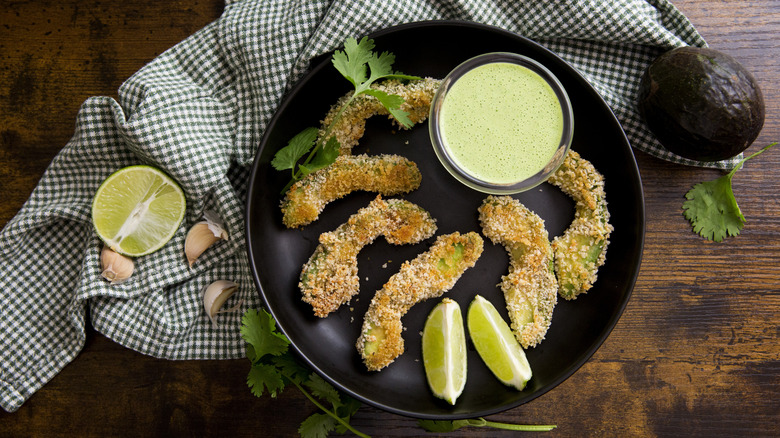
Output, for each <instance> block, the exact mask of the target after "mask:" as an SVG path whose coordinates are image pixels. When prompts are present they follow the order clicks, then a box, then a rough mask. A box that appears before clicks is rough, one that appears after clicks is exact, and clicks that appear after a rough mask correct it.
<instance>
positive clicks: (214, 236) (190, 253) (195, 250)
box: [184, 211, 228, 268]
mask: <svg viewBox="0 0 780 438" xmlns="http://www.w3.org/2000/svg"><path fill="white" fill-rule="evenodd" d="M203 215H204V217H205V219H206V220H204V221H200V222H198V223H196V224H195V225H193V226H192V228H190V231H189V232H187V238H186V239H185V240H184V254H185V255H186V256H187V262H188V263H189V264H190V268H191V267H192V265H193V264H194V263H195V260H197V259H198V257H200V255H201V254H203V253H204V252H205V251H206V250H207V249H208V248H209V247H210V246H211V245H213V244H214V243H216V242H217V241H218V240H227V239H228V234H227V231H225V228H224V227H223V225H222V221H220V220H219V217H218V216H217V215H216V214H215V213H213V212H211V211H206V212H204V214H203Z"/></svg>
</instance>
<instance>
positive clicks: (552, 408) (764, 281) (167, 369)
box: [0, 0, 780, 436]
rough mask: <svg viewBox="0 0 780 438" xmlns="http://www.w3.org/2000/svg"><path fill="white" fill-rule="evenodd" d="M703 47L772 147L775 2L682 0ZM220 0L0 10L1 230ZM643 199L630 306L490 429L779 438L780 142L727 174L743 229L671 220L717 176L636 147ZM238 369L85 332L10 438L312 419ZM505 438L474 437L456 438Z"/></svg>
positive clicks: (260, 425) (8, 422)
mask: <svg viewBox="0 0 780 438" xmlns="http://www.w3.org/2000/svg"><path fill="white" fill-rule="evenodd" d="M675 4H676V5H677V6H678V7H679V8H680V9H681V10H682V11H683V12H684V13H685V14H686V15H688V16H689V17H690V18H691V20H692V21H693V22H694V24H695V25H696V26H697V28H698V29H699V31H700V32H701V33H702V35H703V36H704V37H705V39H707V41H708V42H709V43H710V45H711V46H712V47H713V48H716V49H719V50H723V51H725V52H727V53H730V54H731V55H733V56H734V57H736V58H737V59H738V60H739V61H740V62H742V63H743V64H745V66H747V67H748V68H749V69H750V70H751V71H752V72H753V73H754V75H755V76H756V77H757V79H758V80H759V82H760V84H761V85H762V89H763V92H764V95H765V99H766V106H767V120H766V123H765V127H764V130H763V132H762V134H761V136H760V137H759V138H758V140H757V141H756V143H755V144H754V145H753V146H752V147H751V148H750V150H749V151H751V152H752V151H754V150H757V149H758V148H759V147H761V146H763V145H766V144H768V143H770V142H771V141H775V140H780V116H779V115H778V114H780V95H779V93H780V91H779V90H778V88H777V87H776V84H777V83H779V82H780V59H778V58H779V57H778V54H780V41H778V39H777V35H780V3H778V2H776V1H771V0H760V1H748V0H740V1H716V0H706V1H702V0H684V1H677V2H675ZM222 7H223V3H222V2H221V1H217V0H202V1H196V2H153V1H145V2H122V1H118V0H109V1H95V0H89V1H76V0H61V1H58V2H54V1H27V2H13V3H11V2H6V3H4V4H3V6H2V7H0V30H1V31H0V59H2V60H3V65H4V68H3V69H0V191H2V201H1V202H0V224H5V223H6V222H7V221H8V220H10V219H11V217H13V215H14V214H15V213H16V212H17V211H18V209H19V208H20V207H21V206H22V204H23V203H24V201H25V200H26V199H27V197H28V196H29V194H30V193H31V192H32V190H33V188H34V187H35V185H36V183H37V181H38V179H39V178H40V176H41V175H42V173H43V171H44V170H45V168H46V166H47V165H48V164H49V162H50V161H51V159H52V158H53V157H54V155H55V154H56V153H57V151H59V149H60V148H61V147H62V146H63V145H64V144H65V143H66V142H67V141H68V139H69V138H70V136H71V135H72V133H73V125H74V120H75V115H76V112H77V111H78V108H79V106H80V105H81V103H82V102H83V101H84V99H86V98H87V97H89V96H93V95H109V96H113V95H115V94H116V89H117V87H118V86H119V85H120V84H121V82H122V81H124V80H125V79H126V78H127V77H129V76H130V75H131V74H132V73H134V72H135V71H136V70H138V69H139V68H140V67H142V66H143V65H144V64H145V63H147V62H148V61H150V60H151V59H153V58H154V57H155V56H157V55H158V54H159V53H161V52H162V51H164V50H165V49H167V48H168V47H171V46H172V45H174V44H176V43H177V42H179V41H181V40H182V39H183V38H185V37H187V36H188V35H190V34H192V33H193V32H195V31H196V30H197V29H199V28H201V27H203V26H205V25H206V24H207V23H209V22H211V21H212V20H214V19H216V18H217V17H219V15H220V13H221V10H222ZM637 159H638V162H639V166H640V171H641V175H642V178H643V186H644V190H645V198H646V205H647V235H646V242H645V253H644V259H643V263H642V269H641V272H640V276H639V279H638V282H637V284H636V288H635V290H634V294H633V296H632V299H631V302H630V303H629V305H628V307H627V309H626V312H625V313H624V315H623V317H622V318H621V320H620V322H619V323H618V325H617V327H616V328H615V330H614V331H613V333H612V334H611V335H610V337H609V338H608V339H607V341H606V343H605V344H604V345H603V347H602V348H601V349H600V350H599V351H598V352H597V353H596V354H595V356H594V357H593V358H592V359H591V360H590V361H589V362H588V363H586V364H585V366H583V367H582V368H581V369H580V370H579V371H577V372H576V373H575V374H574V375H573V376H572V377H571V378H569V379H568V380H567V381H565V382H564V383H562V384H561V385H560V386H559V387H557V388H556V389H554V390H553V391H551V392H549V393H548V394H545V395H544V396H542V397H540V398H538V399H537V400H534V401H533V402H531V403H528V404H526V405H523V406H521V407H518V408H516V409H512V410H510V411H507V412H504V413H502V414H500V415H496V416H494V417H493V418H494V419H496V420H498V421H508V422H527V423H537V424H538V423H554V424H557V425H558V430H557V431H556V432H557V433H562V434H564V435H577V436H579V435H585V436H588V435H607V436H648V435H650V436H679V435H685V436H745V435H760V436H771V435H775V436H776V435H777V434H778V429H777V424H776V421H777V418H780V403H778V402H777V401H776V394H778V393H780V380H778V378H777V376H778V374H780V346H779V345H780V343H779V342H778V338H779V337H780V328H778V327H779V326H780V269H778V263H779V262H780V215H778V210H780V208H779V207H780V201H778V198H777V193H780V179H778V178H777V169H778V168H780V148H778V149H777V150H771V151H769V152H767V153H766V154H764V155H762V156H761V157H760V158H759V159H756V160H754V161H751V162H749V163H748V164H747V165H746V167H745V168H744V169H743V170H741V171H739V172H738V173H737V176H736V177H735V179H734V192H735V194H736V196H737V199H738V201H739V204H740V207H741V208H742V211H743V213H744V214H745V216H746V217H747V219H748V223H747V225H746V227H745V229H744V230H743V232H742V234H741V235H740V236H739V237H737V238H731V239H727V240H726V241H725V242H723V243H717V244H716V243H711V242H705V241H703V240H702V239H701V238H699V237H698V236H696V235H695V234H693V233H692V232H691V230H690V225H689V224H688V223H687V222H686V220H685V219H684V218H683V216H682V214H681V206H682V202H683V200H684V199H683V196H684V194H685V192H686V191H687V190H688V189H689V188H690V187H691V186H692V185H693V184H695V183H697V182H700V181H704V180H708V179H712V178H715V177H717V176H719V175H720V174H721V172H719V171H715V170H707V169H694V168H689V167H684V166H679V165H673V164H670V163H667V162H663V161H660V160H657V159H655V158H652V157H649V156H646V155H644V154H641V153H640V154H638V157H637ZM247 371H248V362H247V361H246V360H231V361H166V360H160V359H155V358H151V357H147V356H144V355H141V354H138V353H135V352H133V351H130V350H127V349H125V348H123V347H121V346H118V345H117V344H115V343H113V342H112V341H109V340H107V339H106V338H105V337H103V336H101V335H100V334H97V333H94V332H93V331H90V332H89V333H88V340H87V345H86V347H85V349H84V350H83V352H82V353H81V354H80V355H79V356H78V358H77V359H76V360H75V361H73V362H72V363H71V364H70V365H68V366H67V367H66V368H65V369H64V370H63V371H62V372H61V373H60V374H59V375H57V376H56V377H55V378H54V379H53V380H52V381H51V382H50V383H49V384H47V385H46V386H45V387H44V388H43V389H41V390H40V391H39V392H37V393H36V394H35V395H34V396H33V397H32V398H31V399H30V400H29V401H28V402H27V403H26V404H25V405H24V406H22V408H21V409H19V411H18V412H16V413H12V414H9V413H5V412H0V435H2V436H51V435H55V436H56V435H73V434H78V435H80V436H107V435H108V436H113V435H143V436H149V435H174V436H193V435H194V436H201V435H203V436H213V435H225V436H292V435H295V434H296V430H297V428H298V425H299V424H300V422H301V421H302V420H303V419H304V418H306V417H307V416H308V415H309V414H311V413H313V412H315V411H316V409H315V408H314V407H313V405H311V404H310V403H309V402H308V401H307V400H306V399H305V398H304V397H302V396H301V395H300V394H298V393H297V392H295V391H293V390H290V391H286V392H284V393H283V394H282V395H281V396H280V397H279V398H278V399H271V398H269V397H264V398H256V397H254V396H252V395H251V394H250V393H249V391H248V389H247V387H246V383H245V379H246V373H247ZM353 425H354V426H356V427H357V428H358V429H360V430H362V431H364V432H367V433H370V434H373V435H376V436H426V435H425V434H424V433H423V432H422V431H421V429H419V428H418V427H417V426H416V422H415V420H414V419H410V418H405V417H399V416H395V415H391V414H388V413H385V412H382V411H379V410H377V409H373V408H369V407H364V408H362V409H361V410H360V411H359V413H358V414H357V416H356V417H355V418H354V420H353ZM474 434H480V435H482V436H505V435H506V436H508V435H509V433H501V432H494V431H490V432H489V431H486V430H479V431H478V430H474V429H472V430H466V431H461V432H459V433H455V434H452V435H453V436H470V435H474Z"/></svg>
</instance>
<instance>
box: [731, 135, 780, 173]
mask: <svg viewBox="0 0 780 438" xmlns="http://www.w3.org/2000/svg"><path fill="white" fill-rule="evenodd" d="M776 144H777V142H774V143H771V144H769V145H767V146H764V147H763V148H761V150H759V151H756V152H753V153H752V154H751V155H750V156H748V157H745V158H743V159H742V161H740V162H739V163H737V165H736V166H734V168H733V169H731V172H729V174H728V175H729V179H731V178H732V177H733V176H734V174H735V173H737V171H738V170H739V169H740V168H741V167H742V165H743V164H745V161H747V160H749V159H751V158H753V157H755V156H756V155H760V154H762V153H764V151H766V150H767V149H769V148H771V147H772V146H774V145H776Z"/></svg>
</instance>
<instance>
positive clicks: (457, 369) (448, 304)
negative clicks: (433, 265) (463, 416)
mask: <svg viewBox="0 0 780 438" xmlns="http://www.w3.org/2000/svg"><path fill="white" fill-rule="evenodd" d="M422 356H423V364H424V365H425V376H426V377H427V378H428V385H429V386H430V387H431V391H433V394H434V395H435V396H436V397H438V398H441V399H444V400H446V401H447V402H448V403H449V404H451V405H454V404H455V400H456V399H457V398H458V397H459V396H460V394H461V393H462V392H463V388H464V387H465V386H466V333H465V331H464V330H463V315H462V314H461V312H460V306H458V303H456V302H455V301H452V300H451V299H449V298H444V299H443V300H442V301H441V303H439V304H437V305H436V307H434V308H433V310H432V311H431V313H430V314H429V315H428V319H427V320H426V321H425V328H423V334H422Z"/></svg>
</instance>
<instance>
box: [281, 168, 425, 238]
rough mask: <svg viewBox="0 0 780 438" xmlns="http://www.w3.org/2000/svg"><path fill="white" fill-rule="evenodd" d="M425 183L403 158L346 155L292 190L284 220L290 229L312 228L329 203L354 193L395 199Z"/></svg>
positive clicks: (283, 205) (302, 181) (288, 192)
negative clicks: (359, 192)
mask: <svg viewBox="0 0 780 438" xmlns="http://www.w3.org/2000/svg"><path fill="white" fill-rule="evenodd" d="M421 180H422V175H421V174H420V170H419V169H418V168H417V164H415V163H414V162H413V161H409V160H408V159H406V158H404V157H402V156H399V155H373V156H368V155H363V154H361V155H342V156H340V157H338V158H336V161H335V162H334V163H333V164H331V165H329V166H327V167H325V168H323V169H320V170H317V171H315V172H312V173H310V174H308V175H306V176H305V177H303V178H302V179H301V180H300V181H298V182H296V183H295V184H293V185H292V187H290V189H289V190H288V191H287V194H286V196H285V199H284V200H283V201H282V206H281V207H282V215H283V217H282V220H283V222H284V225H285V226H287V228H296V227H301V226H304V225H308V224H310V223H311V222H314V221H315V220H317V218H319V216H320V213H321V212H322V210H323V209H324V208H325V206H326V205H327V204H328V203H329V202H331V201H334V200H336V199H339V198H342V197H344V196H346V195H348V194H350V193H352V192H354V191H357V190H364V191H368V192H377V193H379V194H382V195H385V196H391V195H397V194H401V193H407V192H410V191H412V190H414V189H416V188H418V187H419V186H420V181H421Z"/></svg>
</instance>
